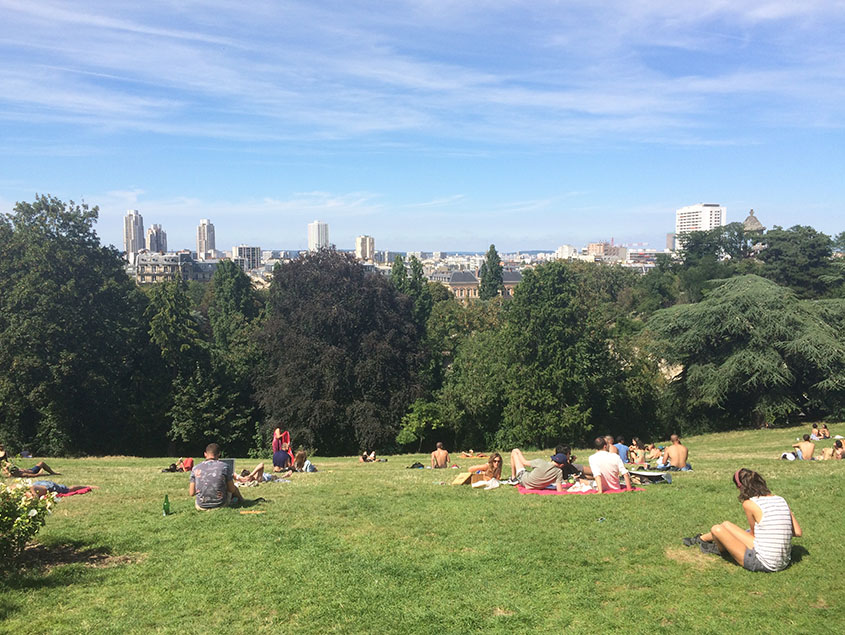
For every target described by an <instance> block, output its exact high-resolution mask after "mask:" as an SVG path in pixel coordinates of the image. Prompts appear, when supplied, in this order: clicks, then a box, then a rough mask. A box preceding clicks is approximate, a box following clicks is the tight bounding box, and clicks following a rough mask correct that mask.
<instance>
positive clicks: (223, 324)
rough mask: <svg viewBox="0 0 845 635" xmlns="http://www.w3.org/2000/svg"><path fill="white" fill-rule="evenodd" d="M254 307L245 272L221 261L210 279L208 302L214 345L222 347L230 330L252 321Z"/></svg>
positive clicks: (254, 300) (254, 312) (253, 297)
mask: <svg viewBox="0 0 845 635" xmlns="http://www.w3.org/2000/svg"><path fill="white" fill-rule="evenodd" d="M258 310H259V303H258V298H257V296H256V293H255V292H254V291H253V288H252V283H251V282H250V280H249V276H247V275H246V274H245V273H244V272H243V269H241V268H240V267H239V266H238V265H237V264H236V263H235V262H233V261H231V260H223V261H221V262H220V263H219V264H218V265H217V269H215V271H214V276H213V277H212V279H211V298H210V302H209V306H208V319H209V322H210V323H211V329H212V333H213V334H214V343H215V345H216V346H217V347H218V348H220V349H222V350H226V349H227V348H228V346H229V342H230V340H231V338H232V337H233V335H234V333H236V332H237V331H239V330H240V329H242V328H243V327H244V325H246V324H248V323H249V322H250V321H252V320H253V319H254V318H255V317H256V316H257V315H258Z"/></svg>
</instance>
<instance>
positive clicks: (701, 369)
mask: <svg viewBox="0 0 845 635" xmlns="http://www.w3.org/2000/svg"><path fill="white" fill-rule="evenodd" d="M843 308H845V304H843V301H842V300H839V301H828V302H827V304H825V305H819V304H817V303H815V302H811V301H800V300H798V299H797V298H796V296H795V294H794V293H793V292H792V291H790V290H789V289H787V288H785V287H781V286H778V285H777V284H775V283H774V282H772V281H770V280H766V279H764V278H761V277H759V276H755V275H746V276H740V277H737V278H732V279H730V280H727V281H725V282H723V283H721V284H719V285H718V286H717V287H716V288H715V289H714V290H713V291H711V292H710V293H709V294H708V296H707V298H705V299H704V300H703V301H702V302H699V303H698V304H691V305H678V306H674V307H672V308H669V309H665V310H663V311H659V312H657V313H655V314H654V316H652V318H651V319H650V320H649V322H648V331H649V333H650V334H651V336H652V338H653V340H652V350H653V351H654V353H655V354H656V355H657V356H658V357H659V358H660V359H662V360H664V363H665V364H666V365H667V368H669V369H671V371H672V375H673V376H674V380H673V381H672V382H671V385H670V388H671V391H672V393H671V394H672V395H673V396H674V397H675V402H674V403H675V405H676V407H677V408H678V409H679V410H678V412H677V414H678V415H679V418H681V419H682V420H683V421H685V423H686V427H687V430H688V431H692V430H706V429H714V428H715V429H718V428H735V427H741V426H745V425H751V424H755V423H760V422H762V421H769V422H772V421H785V420H787V419H788V418H789V417H791V416H792V415H795V414H796V413H798V412H799V411H801V410H802V409H804V411H805V412H808V411H813V413H814V414H816V415H819V414H823V413H824V412H825V410H826V411H827V412H830V411H831V410H832V409H835V408H836V407H837V404H842V403H843V398H845V341H844V340H843V337H842V331H841V329H838V328H835V327H834V326H833V324H831V322H833V319H834V317H833V316H837V315H838V316H842V315H843ZM825 312H826V313H825ZM837 319H841V317H840V318H837Z"/></svg>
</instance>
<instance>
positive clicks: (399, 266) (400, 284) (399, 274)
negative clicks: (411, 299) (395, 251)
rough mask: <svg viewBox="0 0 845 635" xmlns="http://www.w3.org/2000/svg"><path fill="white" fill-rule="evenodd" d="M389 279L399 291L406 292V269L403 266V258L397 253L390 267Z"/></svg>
mask: <svg viewBox="0 0 845 635" xmlns="http://www.w3.org/2000/svg"><path fill="white" fill-rule="evenodd" d="M390 281H391V282H392V283H393V286H394V287H396V289H397V291H399V293H406V294H407V293H408V269H407V268H406V267H405V259H404V258H403V257H402V256H399V255H397V256H396V257H395V258H394V259H393V264H392V265H391V267H390Z"/></svg>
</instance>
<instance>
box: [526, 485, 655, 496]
mask: <svg viewBox="0 0 845 635" xmlns="http://www.w3.org/2000/svg"><path fill="white" fill-rule="evenodd" d="M563 486H564V487H565V488H566V489H564V490H563V491H562V492H558V491H557V490H556V489H555V488H554V487H552V488H551V489H528V488H527V487H523V486H522V485H517V486H516V488H517V489H518V490H519V493H520V494H545V495H547V494H598V491H596V490H593V491H591V492H568V491H567V489H569V488H570V487H572V485H571V484H570V483H564V485H563ZM624 491H626V490H624V489H606V490H604V492H602V494H620V493H622V492H624ZM631 491H632V492H644V491H645V490H644V489H643V488H642V487H635V488H633V489H632V490H631Z"/></svg>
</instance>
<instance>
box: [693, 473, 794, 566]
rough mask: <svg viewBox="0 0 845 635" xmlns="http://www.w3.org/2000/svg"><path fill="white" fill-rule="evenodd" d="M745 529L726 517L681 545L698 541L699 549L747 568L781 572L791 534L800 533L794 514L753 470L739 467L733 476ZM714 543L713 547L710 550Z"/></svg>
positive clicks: (788, 556) (787, 559) (786, 562)
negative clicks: (717, 553)
mask: <svg viewBox="0 0 845 635" xmlns="http://www.w3.org/2000/svg"><path fill="white" fill-rule="evenodd" d="M733 483H734V485H736V487H737V488H738V489H739V500H740V502H741V503H742V509H743V510H744V511H745V517H746V518H747V519H748V527H749V529H748V531H743V530H742V529H741V528H740V527H738V526H737V525H735V524H733V523H732V522H730V521H728V520H726V521H725V522H723V523H719V524H718V525H713V527H711V528H710V531H709V532H708V533H706V534H699V535H698V536H695V537H694V538H684V544H687V545H693V544H696V543H698V544H700V545H701V550H702V551H705V552H708V551H718V552H719V553H721V554H723V555H724V554H726V553H727V554H728V555H730V556H731V557H732V558H733V559H734V560H735V561H736V563H737V564H739V565H742V567H743V568H745V569H748V570H749V571H766V572H774V571H782V570H783V569H786V567H788V566H789V563H790V560H791V558H792V537H793V536H801V535H802V531H801V526H800V525H799V524H798V521H797V520H795V514H793V513H792V510H791V509H789V505H788V504H787V503H786V501H785V500H784V499H783V498H781V497H780V496H775V495H774V494H772V492H771V491H770V490H769V487H768V485H766V481H765V480H764V479H763V477H762V476H760V475H759V474H758V473H757V472H754V471H753V470H747V469H745V468H740V469H739V470H737V471H736V472H735V473H734V475H733ZM713 546H715V550H714V549H713Z"/></svg>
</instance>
